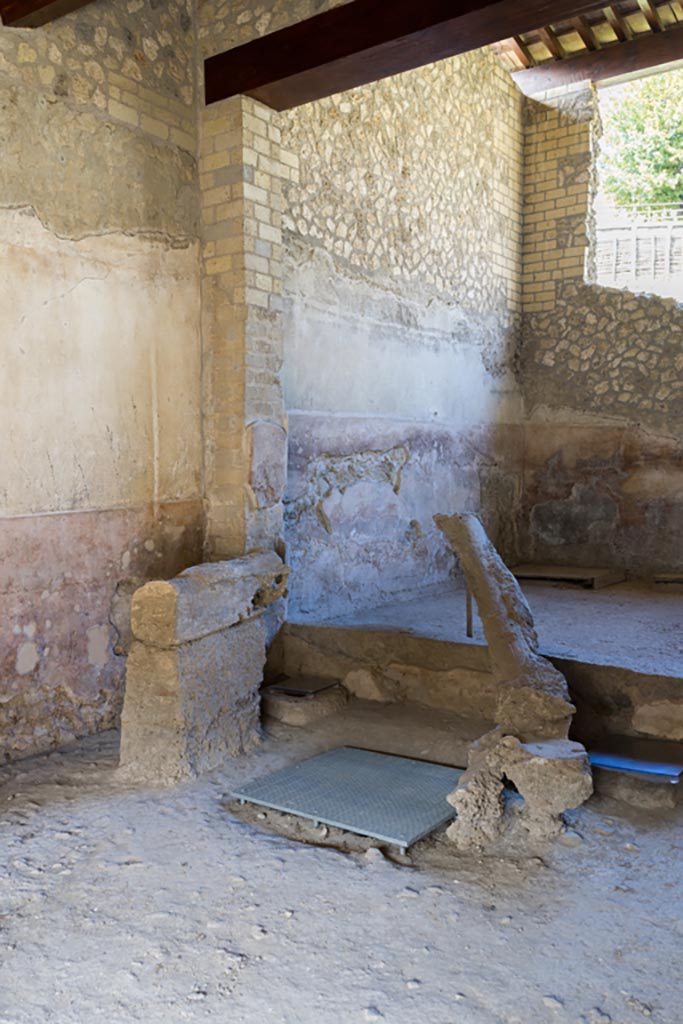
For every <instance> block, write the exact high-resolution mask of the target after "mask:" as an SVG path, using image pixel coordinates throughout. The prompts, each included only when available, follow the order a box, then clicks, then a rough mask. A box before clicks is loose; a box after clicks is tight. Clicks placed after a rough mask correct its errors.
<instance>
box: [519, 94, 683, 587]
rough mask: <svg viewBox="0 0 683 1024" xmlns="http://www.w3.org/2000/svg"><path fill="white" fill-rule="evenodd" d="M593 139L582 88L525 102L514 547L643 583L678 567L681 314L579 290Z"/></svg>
mask: <svg viewBox="0 0 683 1024" xmlns="http://www.w3.org/2000/svg"><path fill="white" fill-rule="evenodd" d="M600 135H601V126H600V119H599V112H598V108H597V102H596V100H595V96H594V94H593V93H592V92H591V91H588V90H586V89H585V88H584V89H582V90H579V92H578V93H577V92H575V93H568V94H566V95H564V96H559V97H558V96H555V97H552V98H549V99H547V100H546V101H543V102H539V101H537V100H533V101H529V103H528V106H527V118H526V171H525V192H526V196H527V199H526V206H525V215H526V216H525V245H526V248H527V252H528V253H534V256H533V259H532V260H530V261H529V262H528V263H527V264H526V265H525V308H524V317H523V342H522V359H521V374H520V379H521V382H522V388H523V394H524V400H525V405H526V412H527V423H526V426H525V431H524V475H523V487H522V490H523V499H522V515H521V524H520V541H521V546H522V553H523V556H524V557H525V558H528V559H534V560H542V561H548V562H554V563H559V564H590V563H599V564H601V565H606V566H616V567H620V568H624V569H626V570H628V571H630V572H631V573H633V574H636V575H644V576H646V575H648V574H651V573H652V572H653V571H661V570H667V569H668V570H677V569H680V568H681V567H683V548H682V547H681V544H680V536H681V530H682V529H683V306H682V305H680V304H677V303H676V302H674V301H673V300H671V299H666V298H662V297H659V296H653V295H636V294H633V293H631V292H627V291H618V290H616V289H611V288H604V287H600V286H598V285H596V284H594V283H591V282H592V281H594V280H595V265H594V264H595V258H594V257H595V225H594V221H593V215H592V209H593V198H594V195H595V192H596V188H597V175H596V165H597V158H598V154H599V145H600ZM562 195H565V196H566V200H560V199H558V196H562ZM586 236H588V245H589V247H588V250H586V240H587V238H586ZM586 278H588V280H586Z"/></svg>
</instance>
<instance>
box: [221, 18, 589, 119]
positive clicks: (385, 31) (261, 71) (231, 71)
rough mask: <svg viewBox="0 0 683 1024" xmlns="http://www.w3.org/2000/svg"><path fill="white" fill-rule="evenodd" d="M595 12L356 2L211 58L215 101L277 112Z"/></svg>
mask: <svg viewBox="0 0 683 1024" xmlns="http://www.w3.org/2000/svg"><path fill="white" fill-rule="evenodd" d="M594 9H595V0H574V2H572V0H494V2H491V0H391V2H388V0H353V2H352V3H348V4H345V5H344V6H342V7H336V8H333V9H332V10H331V11H326V12H324V13H323V14H318V15H316V16H315V17H313V18H308V19H307V20H306V21H302V22H299V23H298V24H296V25H291V26H290V27H289V28H285V29H281V30H280V31H279V32H273V33H271V34H270V35H267V36H264V37H263V38H261V39H255V40H254V41H253V42H251V43H247V44H246V45H244V46H239V47H236V48H235V49H233V50H227V51H225V52H224V53H219V54H217V55H216V56H214V57H210V58H209V59H208V60H207V61H206V62H205V95H206V102H207V103H216V102H218V100H222V99H226V98H227V97H228V96H236V95H238V94H239V93H244V94H246V95H248V96H252V97H254V98H255V99H258V100H261V102H262V103H266V104H268V106H271V107H274V108H275V109H276V110H287V109H289V108H291V107H296V106H299V105H300V104H301V103H308V102H309V101H310V100H316V99H320V98H321V97H323V96H330V95H332V94H333V93H338V92H343V91H344V90H346V89H353V88H355V87H356V86H359V85H366V84H367V83H368V82H375V81H377V80H379V79H381V78H387V77H388V76H389V75H395V74H398V73H399V72H402V71H409V70H410V69H412V68H417V67H421V66H422V65H424V64H429V63H432V62H433V61H437V60H442V59H443V58H445V57H453V56H455V55H456V54H459V53H465V52H466V51H467V50H476V49H478V48H479V47H481V46H487V45H489V44H491V43H495V42H498V41H499V40H500V39H506V38H509V37H511V36H519V35H521V34H522V33H524V32H531V31H533V30H535V29H537V28H538V26H539V25H549V24H552V23H554V22H559V21H562V20H563V19H566V18H569V17H572V16H574V15H576V14H582V13H585V12H587V11H590V10H594Z"/></svg>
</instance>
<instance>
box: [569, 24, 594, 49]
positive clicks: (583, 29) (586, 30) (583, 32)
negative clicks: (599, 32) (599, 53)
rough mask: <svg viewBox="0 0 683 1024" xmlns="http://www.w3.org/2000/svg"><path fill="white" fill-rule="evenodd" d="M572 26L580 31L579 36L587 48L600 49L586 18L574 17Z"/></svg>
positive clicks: (576, 30)
mask: <svg viewBox="0 0 683 1024" xmlns="http://www.w3.org/2000/svg"><path fill="white" fill-rule="evenodd" d="M571 26H572V28H573V29H574V31H575V32H578V35H579V38H580V40H581V42H582V43H583V45H584V46H585V47H586V49H587V50H597V49H599V47H598V43H597V40H596V38H595V36H594V35H593V31H592V29H591V28H590V26H589V25H588V22H587V21H586V20H585V18H572V19H571Z"/></svg>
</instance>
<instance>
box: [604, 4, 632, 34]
mask: <svg viewBox="0 0 683 1024" xmlns="http://www.w3.org/2000/svg"><path fill="white" fill-rule="evenodd" d="M602 11H603V14H604V15H605V18H606V19H607V21H608V23H609V26H610V28H611V29H612V31H613V32H614V34H615V36H616V37H617V40H618V41H619V42H620V43H625V42H626V40H627V39H630V38H631V36H632V35H633V33H632V32H631V30H630V28H629V27H628V24H627V23H626V20H625V19H624V18H622V16H621V14H620V13H619V11H618V10H617V9H616V8H615V7H613V6H612V5H611V4H610V6H609V7H603V9H602Z"/></svg>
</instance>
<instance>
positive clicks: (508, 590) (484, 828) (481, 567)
mask: <svg viewBox="0 0 683 1024" xmlns="http://www.w3.org/2000/svg"><path fill="white" fill-rule="evenodd" d="M435 520H436V523H437V525H438V527H439V529H441V530H442V531H443V532H444V534H445V535H446V537H447V539H448V541H449V543H450V544H451V545H452V546H453V550H454V551H455V553H456V554H457V556H458V558H459V559H460V564H461V566H462V568H463V572H464V574H465V579H466V581H467V584H468V586H469V588H470V590H471V591H472V594H473V596H474V598H475V600H476V602H477V608H478V610H479V614H480V617H481V621H482V625H483V627H484V633H485V635H486V641H487V644H488V649H489V656H490V660H491V670H492V673H493V676H494V678H495V681H496V684H497V687H498V701H497V708H496V716H495V717H496V722H497V725H496V728H494V729H493V730H492V731H491V732H489V733H487V734H486V735H484V736H483V737H481V739H480V740H479V741H478V742H477V743H476V744H474V746H473V748H472V750H471V751H470V755H469V760H468V767H467V771H466V772H465V773H464V775H463V776H462V777H461V778H460V781H459V783H458V786H457V788H456V790H455V792H454V793H453V794H451V796H450V797H449V801H450V803H451V804H452V805H453V806H454V807H455V808H456V809H457V812H458V815H457V818H456V820H455V822H454V823H453V825H451V827H450V828H449V830H448V834H449V837H450V838H451V839H452V840H453V842H454V843H455V844H456V845H457V846H459V847H460V848H463V849H467V848H472V847H474V848H481V847H485V846H488V845H489V844H491V843H494V842H497V841H498V840H500V839H502V838H503V837H505V836H506V834H507V833H508V832H509V831H510V830H511V825H512V824H513V815H511V814H510V808H509V800H508V798H507V795H506V786H509V784H510V783H512V785H514V786H515V787H516V789H517V792H518V793H519V794H520V795H521V797H522V798H523V800H524V804H523V807H522V809H521V811H519V813H518V814H517V815H516V818H517V823H518V824H519V825H520V826H521V828H522V829H523V833H524V837H528V838H533V839H546V838H548V837H550V836H552V835H553V834H555V833H557V832H558V831H560V830H561V828H562V813H563V812H564V811H565V810H568V809H570V808H574V807H578V806H579V805H580V804H582V803H583V802H584V801H585V800H587V799H588V798H589V796H590V795H591V793H592V792H593V785H592V778H591V772H590V764H589V760H588V755H587V753H586V751H585V749H584V747H583V746H581V744H580V743H575V742H573V741H570V740H569V739H568V738H567V737H568V734H569V726H570V724H571V718H572V715H573V713H574V711H575V708H574V705H573V704H571V703H570V699H569V690H568V687H567V682H566V680H565V678H564V676H563V675H562V674H561V673H560V672H559V671H558V670H557V669H556V668H554V666H553V665H552V664H551V663H550V661H548V660H547V659H546V658H544V657H542V656H541V655H539V653H538V637H537V635H536V631H535V628H534V620H533V616H532V614H531V610H530V608H529V606H528V604H527V602H526V599H525V597H524V595H523V593H522V591H521V589H520V587H519V584H518V583H517V580H516V579H515V577H514V576H513V575H512V573H511V572H510V571H509V569H507V568H506V566H505V564H504V562H503V561H502V559H501V558H500V556H499V555H498V552H497V551H496V550H495V548H494V547H493V545H492V544H491V542H490V540H489V539H488V537H487V536H486V532H485V530H484V528H483V526H482V524H481V522H480V520H479V519H478V518H477V517H476V516H474V515H470V514H460V515H452V516H436V517H435Z"/></svg>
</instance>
